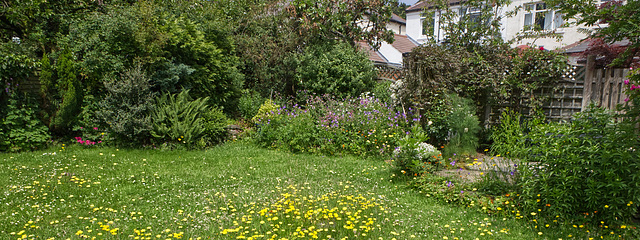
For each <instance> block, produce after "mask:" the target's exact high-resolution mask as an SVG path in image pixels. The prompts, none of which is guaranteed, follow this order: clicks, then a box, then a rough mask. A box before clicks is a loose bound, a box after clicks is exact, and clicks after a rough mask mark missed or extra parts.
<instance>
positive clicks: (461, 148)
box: [444, 94, 481, 156]
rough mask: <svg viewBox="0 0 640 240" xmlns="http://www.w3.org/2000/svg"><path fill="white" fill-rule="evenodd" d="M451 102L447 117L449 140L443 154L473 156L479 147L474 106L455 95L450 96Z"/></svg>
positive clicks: (477, 123)
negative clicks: (449, 112)
mask: <svg viewBox="0 0 640 240" xmlns="http://www.w3.org/2000/svg"><path fill="white" fill-rule="evenodd" d="M450 99H451V102H453V103H454V104H453V111H452V112H451V115H449V119H448V122H449V127H450V138H449V143H448V144H447V145H446V146H445V148H444V152H445V154H446V155H448V156H451V155H453V154H454V153H456V154H458V155H473V154H475V153H476V150H477V148H478V146H479V143H478V140H479V139H478V133H479V132H480V129H481V127H480V121H479V120H478V117H477V116H476V115H475V114H476V108H475V104H474V103H473V102H472V101H471V100H469V99H465V98H461V97H459V96H457V95H455V94H453V95H451V96H450Z"/></svg>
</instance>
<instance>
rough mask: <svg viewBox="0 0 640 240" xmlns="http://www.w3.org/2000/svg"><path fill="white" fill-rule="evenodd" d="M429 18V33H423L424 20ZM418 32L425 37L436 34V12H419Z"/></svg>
mask: <svg viewBox="0 0 640 240" xmlns="http://www.w3.org/2000/svg"><path fill="white" fill-rule="evenodd" d="M428 18H431V26H432V27H431V34H425V21H426V20H427V19H428ZM420 27H421V29H420V34H421V35H422V36H425V37H434V36H436V13H435V12H423V13H420Z"/></svg>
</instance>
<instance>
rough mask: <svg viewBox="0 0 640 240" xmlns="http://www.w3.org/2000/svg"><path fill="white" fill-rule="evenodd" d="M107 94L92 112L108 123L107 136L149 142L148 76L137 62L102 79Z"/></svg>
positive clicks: (130, 142) (116, 140)
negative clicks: (113, 75)
mask: <svg viewBox="0 0 640 240" xmlns="http://www.w3.org/2000/svg"><path fill="white" fill-rule="evenodd" d="M105 88H106V90H107V95H106V96H105V97H104V99H103V100H102V101H100V102H99V103H98V106H99V110H98V111H96V113H95V116H96V118H98V120H99V121H100V122H101V124H103V125H105V126H107V129H108V135H109V140H113V143H114V144H117V145H124V146H136V145H137V146H140V145H142V144H145V143H149V139H151V134H150V130H151V128H152V126H153V124H152V122H151V119H150V117H149V115H150V114H151V111H152V110H153V108H154V105H153V93H152V92H151V85H150V84H149V78H148V77H147V76H146V75H145V74H144V72H143V71H142V70H141V68H140V66H138V67H136V68H133V69H129V70H127V71H126V72H124V73H123V74H122V75H121V76H120V77H117V78H110V79H109V80H108V81H106V82H105Z"/></svg>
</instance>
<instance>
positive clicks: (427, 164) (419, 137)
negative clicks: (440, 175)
mask: <svg viewBox="0 0 640 240" xmlns="http://www.w3.org/2000/svg"><path fill="white" fill-rule="evenodd" d="M428 139H429V138H428V137H427V136H426V134H425V132H424V130H422V128H421V127H419V126H414V127H413V128H412V131H411V133H410V134H407V135H406V136H405V137H404V138H402V139H401V140H400V141H399V144H398V145H399V146H398V147H397V148H396V149H395V150H394V151H393V159H394V163H395V165H396V167H397V168H398V170H399V171H401V172H402V173H403V174H408V175H413V176H417V175H422V174H425V173H432V172H433V171H436V170H437V169H438V166H439V165H440V158H441V157H442V154H441V153H440V151H438V149H437V148H436V147H434V146H433V145H431V144H428V143H425V141H426V140H428Z"/></svg>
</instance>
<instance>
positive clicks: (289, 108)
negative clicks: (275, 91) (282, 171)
mask: <svg viewBox="0 0 640 240" xmlns="http://www.w3.org/2000/svg"><path fill="white" fill-rule="evenodd" d="M267 106H269V107H267ZM260 112H261V113H262V114H261V113H258V115H257V116H256V118H255V119H256V123H257V126H258V131H257V134H256V138H255V140H256V142H257V143H258V144H260V145H262V146H265V147H274V148H281V149H285V150H288V151H294V152H313V153H322V154H327V155H334V154H353V155H359V156H384V157H388V156H391V153H392V151H393V150H394V149H395V147H396V144H397V139H398V137H399V136H403V135H404V134H405V132H406V131H407V130H408V126H410V124H411V123H412V122H414V121H413V119H407V117H406V115H404V114H402V113H400V112H396V111H395V110H394V109H393V108H392V107H391V106H389V105H387V104H385V103H383V102H380V101H379V100H378V99H376V98H375V97H372V96H367V95H362V96H360V97H358V98H347V99H345V100H344V101H337V100H335V99H332V98H329V97H327V96H324V97H318V96H315V97H312V98H310V99H309V101H308V103H307V104H306V105H305V106H304V107H302V106H300V105H297V104H288V105H285V106H283V107H277V106H276V105H273V103H271V101H267V102H265V104H263V107H261V110H260ZM267 112H270V114H266V113H267ZM258 116H263V117H258ZM418 120H419V119H416V121H418Z"/></svg>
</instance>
